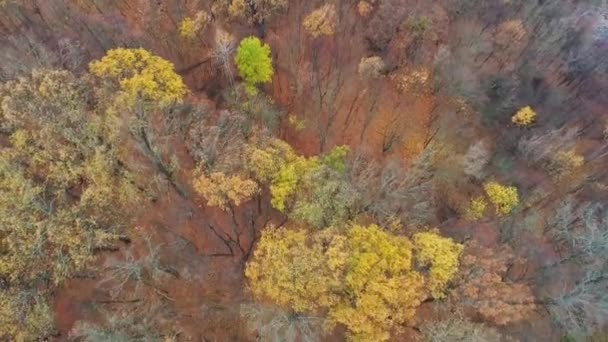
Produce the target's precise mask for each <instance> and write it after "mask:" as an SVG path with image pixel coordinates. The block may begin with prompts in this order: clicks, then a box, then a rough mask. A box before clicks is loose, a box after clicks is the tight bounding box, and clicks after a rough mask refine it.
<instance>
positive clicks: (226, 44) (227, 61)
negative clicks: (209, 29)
mask: <svg viewBox="0 0 608 342" xmlns="http://www.w3.org/2000/svg"><path fill="white" fill-rule="evenodd" d="M234 49H235V44H234V37H233V36H232V35H231V34H230V33H228V32H226V31H224V30H222V29H220V28H218V29H217V30H216V31H215V45H214V48H213V59H214V60H215V63H216V65H218V66H219V67H220V68H221V69H222V72H223V73H224V76H226V79H228V82H229V84H230V86H233V85H234V70H233V69H232V55H233V54H234Z"/></svg>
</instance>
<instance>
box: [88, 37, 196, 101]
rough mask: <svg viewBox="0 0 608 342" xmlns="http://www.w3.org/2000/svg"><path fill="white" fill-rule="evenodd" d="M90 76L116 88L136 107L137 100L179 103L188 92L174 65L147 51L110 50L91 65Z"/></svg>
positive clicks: (124, 98)
mask: <svg viewBox="0 0 608 342" xmlns="http://www.w3.org/2000/svg"><path fill="white" fill-rule="evenodd" d="M89 71H90V72H91V74H93V75H95V76H97V77H100V78H101V79H103V80H106V81H108V82H110V83H111V84H114V85H117V86H118V88H119V89H120V91H121V96H120V99H121V100H124V101H126V103H127V104H133V103H134V102H135V101H136V100H138V99H143V100H145V101H151V102H153V103H157V104H160V105H168V104H170V103H173V102H179V101H181V100H182V98H183V97H184V95H186V92H187V89H186V86H185V85H184V83H183V82H182V78H181V77H180V76H179V75H178V74H176V73H175V71H174V69H173V64H171V63H170V62H169V61H167V60H164V59H162V58H161V57H158V56H155V55H153V54H151V53H150V52H148V51H146V50H144V49H141V48H140V49H124V48H117V49H112V50H109V51H108V52H107V53H106V55H105V56H104V57H103V58H101V59H100V60H96V61H93V62H91V63H90V64H89Z"/></svg>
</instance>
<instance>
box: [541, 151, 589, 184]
mask: <svg viewBox="0 0 608 342" xmlns="http://www.w3.org/2000/svg"><path fill="white" fill-rule="evenodd" d="M584 164H585V157H583V156H582V155H580V154H578V153H576V151H575V150H574V149H570V150H567V151H559V152H557V154H555V156H554V157H553V158H552V159H551V161H550V162H549V165H548V168H549V172H550V173H551V174H552V175H553V176H554V177H555V178H556V179H558V180H560V179H562V178H564V177H568V176H570V175H573V174H574V173H575V172H576V171H577V170H579V169H580V168H581V167H582V166H583V165H584Z"/></svg>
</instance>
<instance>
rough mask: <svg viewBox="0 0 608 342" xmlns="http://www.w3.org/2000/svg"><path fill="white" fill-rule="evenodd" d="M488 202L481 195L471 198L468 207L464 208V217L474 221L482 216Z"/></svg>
mask: <svg viewBox="0 0 608 342" xmlns="http://www.w3.org/2000/svg"><path fill="white" fill-rule="evenodd" d="M487 205H488V202H486V199H485V198H483V197H482V196H480V197H477V198H474V199H472V200H471V203H470V204H469V207H468V208H467V209H466V210H465V214H464V217H465V219H467V220H469V221H476V220H479V219H480V218H482V217H483V215H484V214H485V212H486V207H487Z"/></svg>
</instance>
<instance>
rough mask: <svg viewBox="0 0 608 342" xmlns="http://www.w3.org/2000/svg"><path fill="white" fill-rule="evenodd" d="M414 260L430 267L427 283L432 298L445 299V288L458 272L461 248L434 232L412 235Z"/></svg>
mask: <svg viewBox="0 0 608 342" xmlns="http://www.w3.org/2000/svg"><path fill="white" fill-rule="evenodd" d="M414 245H415V246H416V260H417V261H418V263H419V264H420V265H422V266H427V265H428V266H430V270H429V276H428V282H429V287H430V290H431V295H432V296H433V298H443V297H445V292H446V287H447V285H448V283H449V282H450V280H451V279H453V278H454V275H455V274H456V272H457V271H458V265H459V260H460V255H461V254H462V250H463V246H462V245H460V244H457V243H455V242H453V241H452V239H448V238H444V237H442V236H440V235H438V234H436V233H434V232H425V233H417V234H414Z"/></svg>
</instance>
